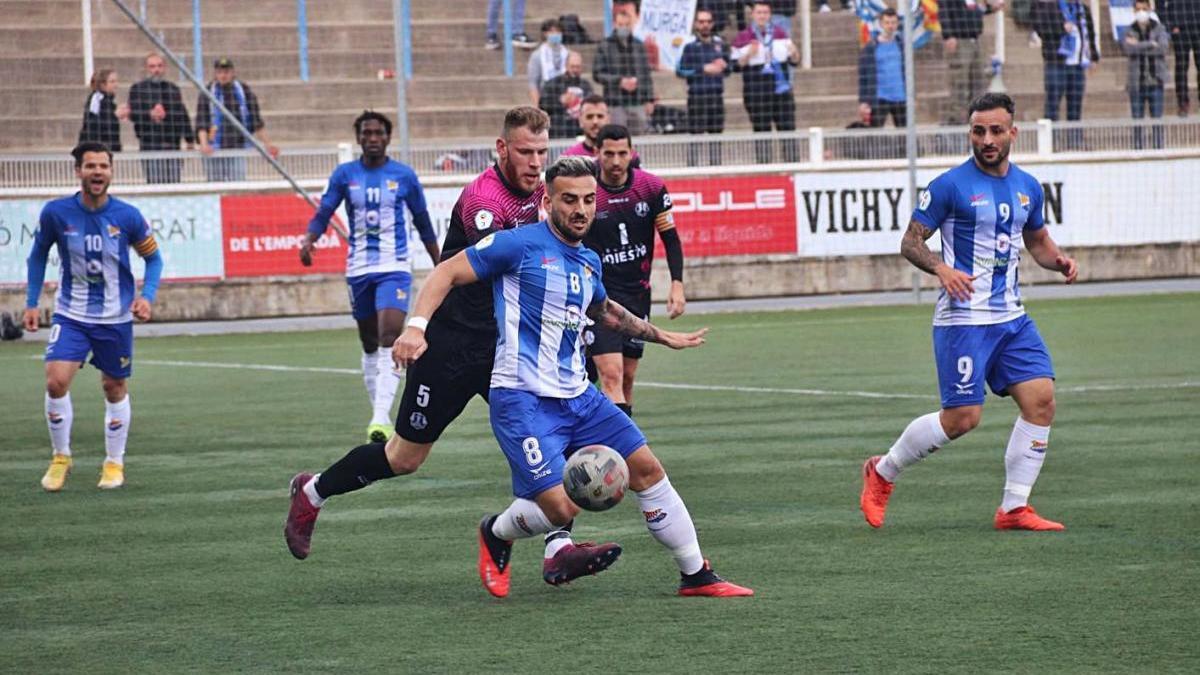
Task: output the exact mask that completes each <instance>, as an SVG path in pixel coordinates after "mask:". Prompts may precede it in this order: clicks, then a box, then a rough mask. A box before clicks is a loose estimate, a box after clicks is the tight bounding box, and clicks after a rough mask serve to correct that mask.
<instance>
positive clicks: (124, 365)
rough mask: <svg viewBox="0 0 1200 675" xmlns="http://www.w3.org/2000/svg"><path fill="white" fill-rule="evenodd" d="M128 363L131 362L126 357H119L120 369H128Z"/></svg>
mask: <svg viewBox="0 0 1200 675" xmlns="http://www.w3.org/2000/svg"><path fill="white" fill-rule="evenodd" d="M130 362H131V361H130V358H129V357H128V356H122V357H121V367H122V368H128V367H129V364H130Z"/></svg>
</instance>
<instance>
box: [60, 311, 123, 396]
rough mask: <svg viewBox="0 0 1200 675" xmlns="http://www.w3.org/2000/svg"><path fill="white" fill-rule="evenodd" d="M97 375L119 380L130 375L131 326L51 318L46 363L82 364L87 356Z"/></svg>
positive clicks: (61, 317)
mask: <svg viewBox="0 0 1200 675" xmlns="http://www.w3.org/2000/svg"><path fill="white" fill-rule="evenodd" d="M89 352H90V353H91V354H92V360H91V364H92V365H93V366H96V368H97V369H99V370H100V372H102V373H104V374H105V375H108V376H109V377H113V378H116V379H119V380H123V379H125V378H127V377H129V376H130V375H131V374H132V373H133V322H132V321H126V322H125V323H84V322H82V321H76V320H74V319H69V318H67V317H65V316H63V315H62V314H55V315H54V321H53V323H52V324H51V326H50V340H49V342H47V343H46V360H47V361H74V362H75V363H83V362H84V360H85V359H87V356H88V353H89Z"/></svg>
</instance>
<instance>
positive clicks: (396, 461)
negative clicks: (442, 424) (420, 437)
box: [384, 434, 432, 476]
mask: <svg viewBox="0 0 1200 675" xmlns="http://www.w3.org/2000/svg"><path fill="white" fill-rule="evenodd" d="M431 447H432V444H415V443H409V442H407V441H405V440H403V439H401V438H400V437H399V436H397V435H395V434H393V435H392V437H391V439H389V440H388V444H387V445H386V446H385V447H384V453H385V454H387V459H388V466H390V467H391V468H392V472H393V473H395V474H396V475H397V476H405V475H408V474H411V473H416V472H417V469H420V468H421V465H422V464H424V463H425V458H426V457H428V456H429V450H430V448H431Z"/></svg>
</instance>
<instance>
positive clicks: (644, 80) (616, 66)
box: [592, 3, 654, 136]
mask: <svg viewBox="0 0 1200 675" xmlns="http://www.w3.org/2000/svg"><path fill="white" fill-rule="evenodd" d="M633 21H634V16H633V10H632V8H631V7H629V5H628V3H623V5H622V6H621V7H620V8H618V9H617V10H615V11H614V12H613V32H612V35H609V36H608V37H606V38H604V40H603V41H602V42H601V43H600V46H599V48H597V50H596V63H595V67H594V69H593V71H592V78H593V79H594V80H596V83H597V84H600V85H601V86H603V87H604V99H605V101H607V102H608V112H609V117H610V118H611V123H612V124H619V125H621V126H624V127H627V128H628V129H629V132H630V133H631V134H633V135H634V136H637V135H639V134H644V133H646V130H647V128H648V127H649V122H650V116H651V115H653V114H654V82H653V81H652V80H651V79H650V61H649V59H648V57H647V55H646V45H645V44H643V43H642V41H641V40H639V39H637V38H635V37H634V36H633Z"/></svg>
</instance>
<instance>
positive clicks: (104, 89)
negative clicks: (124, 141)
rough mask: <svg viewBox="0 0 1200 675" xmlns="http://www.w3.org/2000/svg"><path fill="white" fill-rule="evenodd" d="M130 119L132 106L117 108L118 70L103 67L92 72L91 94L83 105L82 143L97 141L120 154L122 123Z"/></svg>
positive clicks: (80, 136) (80, 134)
mask: <svg viewBox="0 0 1200 675" xmlns="http://www.w3.org/2000/svg"><path fill="white" fill-rule="evenodd" d="M127 119H129V106H128V105H117V71H115V70H113V69H112V68H101V69H100V70H97V71H96V72H95V73H92V82H91V91H90V92H88V97H87V101H86V102H84V104H83V126H82V127H80V129H79V142H80V143H84V142H87V141H97V142H99V143H103V144H105V145H106V146H108V149H109V150H112V151H113V152H120V151H121V122H120V121H121V120H127Z"/></svg>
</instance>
